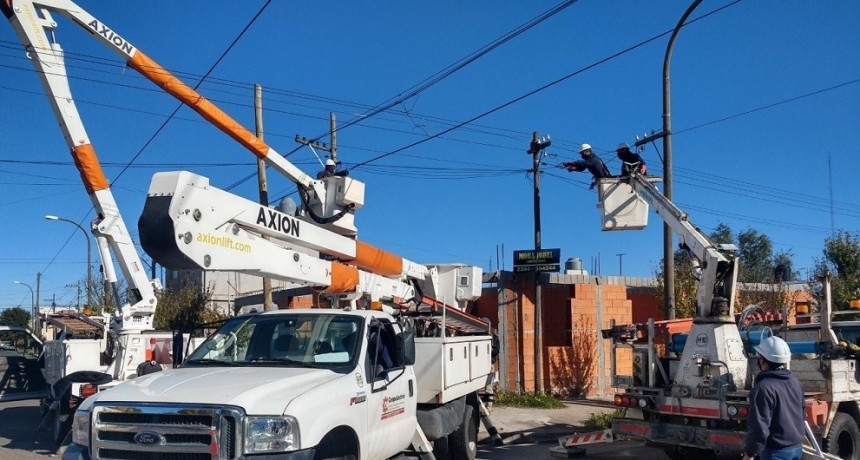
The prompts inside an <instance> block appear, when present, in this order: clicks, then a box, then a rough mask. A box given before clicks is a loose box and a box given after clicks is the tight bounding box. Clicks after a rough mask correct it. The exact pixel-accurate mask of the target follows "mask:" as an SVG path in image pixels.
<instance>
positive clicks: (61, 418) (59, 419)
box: [53, 401, 74, 451]
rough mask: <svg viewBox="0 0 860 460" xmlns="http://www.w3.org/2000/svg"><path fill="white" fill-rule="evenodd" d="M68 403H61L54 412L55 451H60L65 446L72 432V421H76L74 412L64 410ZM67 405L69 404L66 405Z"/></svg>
mask: <svg viewBox="0 0 860 460" xmlns="http://www.w3.org/2000/svg"><path fill="white" fill-rule="evenodd" d="M65 402H66V401H60V405H59V407H57V409H56V410H55V411H54V412H55V414H54V430H53V431H54V433H53V440H54V450H55V451H58V450H59V449H60V447H62V446H63V444H64V442H65V440H66V436H68V434H69V431H71V430H72V421H73V419H74V412H70V411H68V410H63V406H64V404H63V403H65ZM66 404H67V403H66Z"/></svg>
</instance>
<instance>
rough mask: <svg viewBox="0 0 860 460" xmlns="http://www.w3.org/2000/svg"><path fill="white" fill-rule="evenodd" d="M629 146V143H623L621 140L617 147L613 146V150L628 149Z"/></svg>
mask: <svg viewBox="0 0 860 460" xmlns="http://www.w3.org/2000/svg"><path fill="white" fill-rule="evenodd" d="M629 148H630V146H629V145H627V144H625V143H624V142H622V143H620V144H618V147H615V150H621V149H629Z"/></svg>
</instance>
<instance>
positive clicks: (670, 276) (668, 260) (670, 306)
mask: <svg viewBox="0 0 860 460" xmlns="http://www.w3.org/2000/svg"><path fill="white" fill-rule="evenodd" d="M700 3H702V0H694V1H693V3H692V4H691V5H690V6H689V7H688V8H687V11H685V12H684V15H683V16H681V19H680V20H679V21H678V24H677V25H676V26H675V29H674V30H673V31H672V36H671V37H670V38H669V44H668V45H667V46H666V56H665V57H664V58H663V135H664V137H663V158H664V162H665V163H664V164H663V195H664V196H665V197H666V199H667V200H669V201H672V110H671V107H672V96H671V91H670V84H669V68H670V65H671V60H672V48H673V47H674V46H675V38H677V37H678V32H680V31H681V27H683V26H684V22H685V21H686V20H687V18H688V17H689V16H690V14H692V13H693V10H695V9H696V7H697V6H699V4H700ZM672 241H673V240H672V228H671V227H669V224H667V223H663V299H664V300H665V301H664V304H663V307H664V309H665V311H666V315H667V317H668V319H675V251H674V245H673V244H672Z"/></svg>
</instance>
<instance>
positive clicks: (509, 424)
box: [0, 399, 667, 460]
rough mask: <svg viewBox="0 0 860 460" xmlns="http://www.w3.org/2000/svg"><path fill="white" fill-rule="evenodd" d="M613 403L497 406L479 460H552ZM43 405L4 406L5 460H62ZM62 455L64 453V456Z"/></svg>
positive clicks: (0, 409)
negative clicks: (497, 440)
mask: <svg viewBox="0 0 860 460" xmlns="http://www.w3.org/2000/svg"><path fill="white" fill-rule="evenodd" d="M613 410H614V407H613V406H612V402H611V401H608V400H594V399H592V400H581V401H570V402H565V403H564V408H561V409H534V408H513V407H500V406H495V407H492V408H491V409H490V417H491V420H492V422H493V424H494V426H495V427H496V429H497V430H498V432H499V434H500V436H501V438H502V440H503V441H504V445H502V446H497V445H494V444H493V443H492V442H490V441H491V440H490V439H489V436H488V435H487V433H486V431H485V430H484V428H483V426H482V428H481V433H480V436H479V439H481V441H482V444H481V445H480V450H479V452H478V458H479V459H482V460H514V459H522V458H528V459H532V460H541V459H549V458H552V457H551V456H550V454H549V448H550V447H552V446H553V445H557V440H558V437H559V436H565V435H571V434H575V433H583V432H587V431H593V430H591V429H589V428H586V427H585V422H586V421H587V420H588V419H589V417H590V416H591V414H593V413H606V412H612V411H613ZM40 418H41V417H40V415H39V404H38V401H33V400H30V401H18V402H7V403H0V459H3V460H6V459H10V460H44V459H45V458H52V457H53V458H58V457H59V455H58V454H57V453H55V452H54V448H53V442H52V436H51V431H50V429H42V430H37V427H38V425H39V421H40ZM61 452H62V451H60V453H61ZM587 452H588V455H587V456H586V458H594V459H613V458H631V459H634V458H635V459H639V460H644V459H654V460H658V459H666V458H667V457H666V456H665V455H664V454H663V453H662V452H661V451H659V450H656V449H652V448H646V447H644V446H642V445H641V444H638V443H631V442H616V443H611V444H599V445H594V446H589V447H588V449H587Z"/></svg>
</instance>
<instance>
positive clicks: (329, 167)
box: [317, 158, 337, 179]
mask: <svg viewBox="0 0 860 460" xmlns="http://www.w3.org/2000/svg"><path fill="white" fill-rule="evenodd" d="M336 175H337V163H335V161H334V160H332V159H331V158H328V159H326V160H325V167H324V168H323V170H322V171H320V172H319V173H317V179H325V178H326V177H331V176H336Z"/></svg>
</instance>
